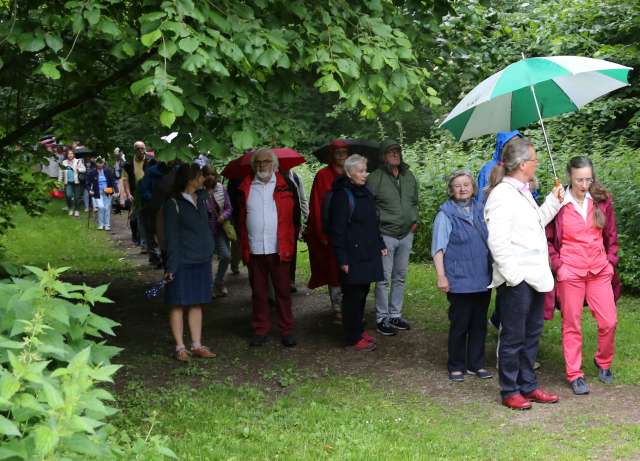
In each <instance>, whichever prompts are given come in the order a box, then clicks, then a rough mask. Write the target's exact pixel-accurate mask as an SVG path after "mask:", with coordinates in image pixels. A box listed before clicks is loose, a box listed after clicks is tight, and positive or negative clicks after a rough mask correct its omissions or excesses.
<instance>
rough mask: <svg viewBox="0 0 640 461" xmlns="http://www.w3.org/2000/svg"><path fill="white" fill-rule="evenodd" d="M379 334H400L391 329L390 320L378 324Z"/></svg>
mask: <svg viewBox="0 0 640 461" xmlns="http://www.w3.org/2000/svg"><path fill="white" fill-rule="evenodd" d="M377 330H378V333H380V334H381V335H383V336H395V335H397V334H398V333H397V332H396V330H395V328H393V327H391V325H389V321H388V320H382V321H380V322H378V328H377Z"/></svg>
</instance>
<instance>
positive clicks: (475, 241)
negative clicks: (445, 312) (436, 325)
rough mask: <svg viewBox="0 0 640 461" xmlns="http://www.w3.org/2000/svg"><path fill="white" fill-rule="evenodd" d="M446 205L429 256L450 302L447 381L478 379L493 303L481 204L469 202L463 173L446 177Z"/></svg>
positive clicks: (471, 190)
mask: <svg viewBox="0 0 640 461" xmlns="http://www.w3.org/2000/svg"><path fill="white" fill-rule="evenodd" d="M448 193H449V200H447V201H446V202H445V203H444V204H443V205H442V206H441V207H440V210H439V211H438V214H437V215H436V218H435V220H434V223H433V240H432V242H431V256H433V262H434V264H435V267H436V273H437V275H438V281H437V286H438V289H440V290H441V291H442V292H443V293H446V294H447V298H448V300H449V306H450V307H449V320H450V322H451V324H450V326H449V360H448V362H447V367H448V369H449V380H451V381H455V382H460V381H464V373H465V371H466V373H469V374H472V375H475V376H477V377H479V378H482V379H487V378H491V377H492V376H493V375H492V374H491V373H490V372H489V371H487V370H486V369H485V368H484V342H485V337H486V335H487V310H488V308H489V302H490V300H491V291H490V290H489V289H488V288H487V287H488V286H489V284H490V283H491V261H490V256H489V249H488V248H487V226H486V225H485V223H484V217H483V205H482V204H481V203H479V202H477V201H476V200H474V199H473V197H474V195H475V194H476V193H477V187H476V183H475V181H474V179H473V176H471V173H470V172H469V171H467V170H458V171H455V172H454V173H453V174H452V175H451V177H450V178H449V183H448Z"/></svg>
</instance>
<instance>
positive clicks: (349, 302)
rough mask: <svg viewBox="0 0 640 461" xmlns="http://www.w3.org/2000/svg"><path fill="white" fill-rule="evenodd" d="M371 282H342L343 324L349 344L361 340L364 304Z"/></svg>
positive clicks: (351, 344)
mask: <svg viewBox="0 0 640 461" xmlns="http://www.w3.org/2000/svg"><path fill="white" fill-rule="evenodd" d="M370 286H371V284H369V283H367V284H361V285H360V284H354V285H352V284H346V283H344V284H342V306H341V307H342V326H343V328H344V336H345V340H346V343H347V346H353V345H354V344H355V343H357V342H358V341H360V339H361V338H362V333H363V332H364V306H365V304H366V303H367V295H368V294H369V287H370Z"/></svg>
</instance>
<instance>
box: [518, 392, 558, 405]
mask: <svg viewBox="0 0 640 461" xmlns="http://www.w3.org/2000/svg"><path fill="white" fill-rule="evenodd" d="M522 396H523V397H524V398H525V399H528V400H529V401H531V402H536V403H557V402H558V401H559V400H560V397H558V396H557V395H556V394H547V393H546V392H545V391H543V390H542V389H536V390H535V391H531V392H529V393H528V394H523V395H522Z"/></svg>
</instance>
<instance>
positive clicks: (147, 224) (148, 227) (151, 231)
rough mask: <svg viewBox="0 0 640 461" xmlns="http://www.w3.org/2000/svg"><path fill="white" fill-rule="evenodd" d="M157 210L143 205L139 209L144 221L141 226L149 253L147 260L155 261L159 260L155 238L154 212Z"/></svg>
mask: <svg viewBox="0 0 640 461" xmlns="http://www.w3.org/2000/svg"><path fill="white" fill-rule="evenodd" d="M157 213H158V210H157V209H156V208H150V207H144V208H143V209H142V210H141V216H142V220H143V221H144V224H143V227H144V232H145V237H144V238H145V241H146V244H147V252H148V253H149V261H150V262H152V263H157V262H159V261H160V257H159V255H158V253H159V250H158V243H157V240H156V214H157Z"/></svg>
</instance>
